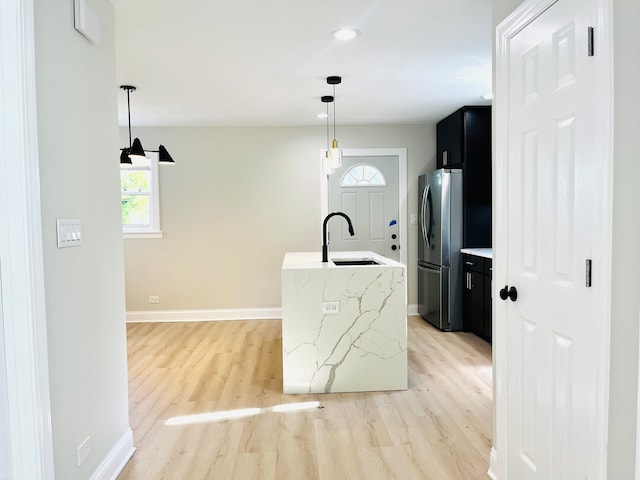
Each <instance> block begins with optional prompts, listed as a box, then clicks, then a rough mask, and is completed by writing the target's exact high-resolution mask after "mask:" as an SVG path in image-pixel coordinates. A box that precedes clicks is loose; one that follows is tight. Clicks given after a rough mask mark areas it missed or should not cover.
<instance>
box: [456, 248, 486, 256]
mask: <svg viewBox="0 0 640 480" xmlns="http://www.w3.org/2000/svg"><path fill="white" fill-rule="evenodd" d="M460 253H466V254H469V255H475V256H477V257H484V258H493V251H492V249H491V248H462V249H460Z"/></svg>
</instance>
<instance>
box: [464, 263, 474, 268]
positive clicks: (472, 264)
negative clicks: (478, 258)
mask: <svg viewBox="0 0 640 480" xmlns="http://www.w3.org/2000/svg"><path fill="white" fill-rule="evenodd" d="M464 264H465V265H471V266H472V267H473V266H474V265H475V263H473V262H464Z"/></svg>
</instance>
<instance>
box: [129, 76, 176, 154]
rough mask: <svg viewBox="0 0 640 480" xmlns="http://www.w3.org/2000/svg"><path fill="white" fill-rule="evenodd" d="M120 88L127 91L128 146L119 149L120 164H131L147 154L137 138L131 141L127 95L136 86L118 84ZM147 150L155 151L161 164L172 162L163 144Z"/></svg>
mask: <svg viewBox="0 0 640 480" xmlns="http://www.w3.org/2000/svg"><path fill="white" fill-rule="evenodd" d="M120 88H121V89H122V90H125V91H126V92H127V115H128V119H129V146H128V147H122V148H121V149H120V165H121V166H129V167H131V166H133V160H135V159H142V158H146V157H147V155H146V153H145V149H144V148H143V147H142V142H140V139H139V138H134V139H133V142H131V102H130V99H129V95H130V94H131V92H135V90H136V87H134V86H133V85H120ZM146 151H147V152H156V153H158V163H163V164H174V163H175V162H174V160H173V158H171V155H169V152H167V149H166V148H164V145H160V146H159V147H158V150H146Z"/></svg>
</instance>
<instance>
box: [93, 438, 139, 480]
mask: <svg viewBox="0 0 640 480" xmlns="http://www.w3.org/2000/svg"><path fill="white" fill-rule="evenodd" d="M135 451H136V448H135V447H134V446H133V432H132V431H131V429H130V428H128V429H127V431H126V432H125V433H124V435H122V437H120V440H118V441H117V442H116V444H115V445H114V446H113V448H112V449H111V451H110V452H109V453H108V454H107V456H106V457H105V458H104V460H102V462H101V463H100V465H98V468H96V470H95V472H93V475H91V479H90V480H115V479H116V478H117V477H118V474H119V473H120V472H121V471H122V469H123V468H124V466H125V465H126V464H127V462H128V461H129V459H130V458H131V457H132V456H133V454H134V452H135Z"/></svg>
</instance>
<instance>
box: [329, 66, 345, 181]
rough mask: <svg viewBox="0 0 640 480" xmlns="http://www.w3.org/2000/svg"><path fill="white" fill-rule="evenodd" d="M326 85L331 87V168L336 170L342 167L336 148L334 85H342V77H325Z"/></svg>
mask: <svg viewBox="0 0 640 480" xmlns="http://www.w3.org/2000/svg"><path fill="white" fill-rule="evenodd" d="M327 83H328V84H329V85H332V86H333V102H332V103H333V141H332V142H331V154H330V158H331V168H333V169H334V170H336V169H337V168H340V167H341V166H342V150H340V148H339V147H338V140H337V139H336V85H340V83H342V77H338V76H331V77H327Z"/></svg>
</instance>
